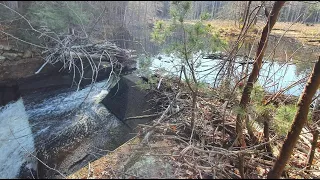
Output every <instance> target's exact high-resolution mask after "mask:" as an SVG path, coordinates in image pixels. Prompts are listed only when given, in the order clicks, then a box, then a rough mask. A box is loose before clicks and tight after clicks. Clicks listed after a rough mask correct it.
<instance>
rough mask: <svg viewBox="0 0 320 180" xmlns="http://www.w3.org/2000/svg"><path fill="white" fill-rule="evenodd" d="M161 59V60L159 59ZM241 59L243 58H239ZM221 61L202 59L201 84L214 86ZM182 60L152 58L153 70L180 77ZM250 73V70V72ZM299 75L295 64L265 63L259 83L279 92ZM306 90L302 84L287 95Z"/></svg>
mask: <svg viewBox="0 0 320 180" xmlns="http://www.w3.org/2000/svg"><path fill="white" fill-rule="evenodd" d="M158 57H161V58H158ZM238 59H241V58H238ZM221 61H222V60H221V59H200V60H199V66H198V67H197V68H196V71H197V75H196V77H197V79H199V81H200V82H204V83H208V84H210V85H211V86H213V83H214V80H215V78H216V76H217V73H218V70H219V68H215V67H220V66H219V64H220V63H221ZM179 63H180V60H179V59H178V58H175V57H174V56H173V55H171V56H170V55H169V56H168V55H164V54H160V55H158V56H156V57H154V58H152V65H151V67H150V69H151V70H153V71H155V70H157V69H164V70H165V71H169V72H171V73H172V74H173V75H177V76H179V73H180V69H179V68H180V66H179ZM241 70H242V65H239V64H237V66H236V69H235V73H236V74H238V75H240V73H241ZM249 72H250V70H249ZM299 78H301V77H299V75H296V65H294V64H281V63H278V62H274V63H271V62H265V63H263V65H262V69H261V72H260V77H259V79H258V81H259V83H260V84H261V85H263V87H265V88H266V90H267V91H269V92H273V93H275V92H277V91H278V90H280V89H281V88H286V87H287V86H289V85H290V84H292V83H294V82H296V81H297V80H298V79H299ZM303 88H304V84H303V83H300V84H298V85H297V86H294V87H293V88H290V89H289V90H288V91H286V92H285V94H291V95H295V96H299V95H300V93H301V92H302V90H303Z"/></svg>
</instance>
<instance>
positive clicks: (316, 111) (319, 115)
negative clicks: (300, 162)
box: [307, 97, 320, 170]
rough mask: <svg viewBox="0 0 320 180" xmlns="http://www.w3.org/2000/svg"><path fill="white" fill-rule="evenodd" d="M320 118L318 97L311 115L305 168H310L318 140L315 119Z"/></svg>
mask: <svg viewBox="0 0 320 180" xmlns="http://www.w3.org/2000/svg"><path fill="white" fill-rule="evenodd" d="M319 120H320V98H319V97H318V99H317V101H316V104H315V107H314V109H313V115H312V122H313V124H312V126H310V129H311V132H312V136H313V139H312V142H311V149H310V152H309V157H308V164H307V169H308V170H309V169H310V168H311V165H312V161H313V158H314V153H315V150H316V147H317V142H318V138H319V131H318V125H317V121H319Z"/></svg>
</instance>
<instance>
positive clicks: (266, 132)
mask: <svg viewBox="0 0 320 180" xmlns="http://www.w3.org/2000/svg"><path fill="white" fill-rule="evenodd" d="M269 127H270V115H269V112H265V114H263V137H264V142H265V143H266V145H265V148H266V150H267V152H268V156H269V157H272V156H273V154H272V147H271V143H270V142H269V137H270V133H269ZM269 157H268V158H267V159H269Z"/></svg>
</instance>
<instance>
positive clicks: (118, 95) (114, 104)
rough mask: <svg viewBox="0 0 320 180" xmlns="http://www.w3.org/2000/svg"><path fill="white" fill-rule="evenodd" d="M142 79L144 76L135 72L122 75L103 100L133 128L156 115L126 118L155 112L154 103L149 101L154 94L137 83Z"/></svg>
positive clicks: (111, 110) (103, 102)
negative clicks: (141, 76) (139, 75)
mask: <svg viewBox="0 0 320 180" xmlns="http://www.w3.org/2000/svg"><path fill="white" fill-rule="evenodd" d="M140 80H142V78H140V77H138V76H137V75H135V74H129V75H125V76H122V77H121V79H120V80H119V83H118V84H117V85H115V86H114V87H113V88H112V89H111V90H110V92H109V94H108V95H107V96H106V97H105V98H104V99H103V100H102V104H104V105H105V106H106V108H107V109H108V110H109V111H110V112H111V113H113V114H114V115H115V116H116V117H117V118H118V119H120V120H121V121H123V122H124V123H125V124H127V125H128V126H129V127H131V128H134V127H136V126H137V124H142V123H147V122H149V121H150V120H152V119H153V118H154V117H153V118H152V117H149V118H137V119H130V120H126V119H127V118H129V117H136V116H143V115H152V114H154V113H155V111H154V110H152V107H153V104H152V103H151V102H150V101H149V100H150V99H151V98H152V97H153V95H152V94H150V93H148V91H146V90H142V89H141V88H140V87H139V86H138V85H137V83H138V82H139V81H140Z"/></svg>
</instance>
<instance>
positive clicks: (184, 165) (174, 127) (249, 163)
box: [67, 79, 320, 179]
mask: <svg viewBox="0 0 320 180" xmlns="http://www.w3.org/2000/svg"><path fill="white" fill-rule="evenodd" d="M168 82H170V80H169V79H163V80H162V83H161V87H162V88H161V89H160V90H159V91H160V92H162V93H165V94H167V95H168V96H169V99H172V97H175V98H174V101H173V102H174V103H173V104H172V106H166V107H167V109H166V110H165V111H163V112H162V115H161V117H158V118H155V119H154V122H153V123H151V124H147V125H141V126H140V128H139V133H138V134H137V135H136V137H135V138H133V139H131V140H130V141H128V142H127V143H125V144H124V145H122V146H121V147H119V148H117V149H116V150H114V151H111V152H109V153H108V155H106V156H105V157H103V158H101V159H99V160H97V161H94V162H90V163H89V164H88V165H87V166H86V167H84V168H82V169H81V170H79V171H77V172H76V173H74V174H72V175H70V176H68V177H67V178H68V179H75V178H83V179H91V178H95V179H109V178H126V179H132V178H239V177H240V174H239V170H238V169H237V164H236V163H235V162H237V154H238V153H239V152H240V151H239V149H238V148H237V147H234V145H233V143H234V141H235V139H236V137H235V124H236V103H234V102H232V100H228V101H225V100H223V99H219V96H218V95H214V94H215V93H212V92H211V93H208V92H210V91H213V90H212V89H211V88H208V89H202V90H201V92H200V94H199V97H198V103H197V104H198V105H197V106H198V108H197V119H196V121H195V122H196V123H195V127H194V129H193V130H192V128H191V127H190V117H191V110H190V108H191V107H190V104H191V95H190V94H189V93H188V92H187V86H186V85H185V84H182V86H180V87H181V90H176V91H175V90H173V91H171V93H168V90H167V89H170V88H171V89H175V87H177V85H178V84H177V83H176V82H174V81H173V82H172V81H171V82H170V83H168ZM168 85H170V86H168ZM229 101H230V102H229ZM169 102H170V101H169ZM167 104H169V103H167ZM232 104H234V105H232ZM253 127H254V134H255V136H256V137H257V138H258V142H256V143H253V139H251V138H250V136H249V135H248V134H247V132H245V137H246V143H247V145H248V146H247V147H246V148H245V150H243V151H245V152H246V174H247V178H265V177H266V174H267V173H268V171H269V170H270V169H271V168H272V166H273V164H274V162H275V160H276V158H275V157H277V155H278V154H279V150H280V148H281V146H282V144H283V141H284V137H282V136H278V135H277V134H276V133H275V131H274V130H271V134H270V142H271V143H272V147H273V155H274V157H271V159H270V158H269V159H268V158H266V156H265V154H266V153H265V150H264V146H263V132H262V131H263V128H262V127H261V125H259V124H257V123H256V124H255V125H254V126H253ZM191 134H193V138H191ZM311 140H312V135H311V133H310V132H308V130H307V129H305V128H304V129H303V133H301V135H300V140H299V142H298V145H297V146H296V147H297V148H295V149H294V153H293V155H292V158H291V160H290V163H289V164H288V168H287V169H286V172H287V173H286V176H287V178H312V177H319V176H320V174H319V173H317V172H319V170H320V169H319V167H320V163H319V160H320V154H319V152H318V151H317V152H316V155H315V163H314V164H313V167H312V171H309V173H306V172H305V171H303V170H301V169H302V168H303V167H305V162H306V161H307V154H308V152H309V149H310V147H311V143H310V142H311ZM249 145H250V146H249ZM251 145H252V146H251Z"/></svg>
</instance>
